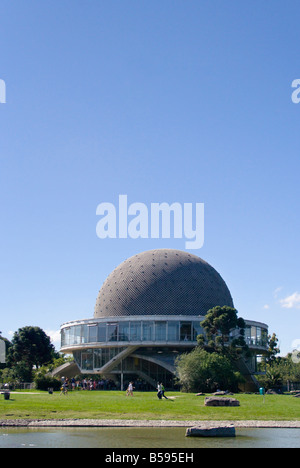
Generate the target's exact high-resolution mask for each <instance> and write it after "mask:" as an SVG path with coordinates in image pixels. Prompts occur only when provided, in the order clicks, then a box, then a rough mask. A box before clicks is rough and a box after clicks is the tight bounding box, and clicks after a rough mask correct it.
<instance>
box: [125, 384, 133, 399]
mask: <svg viewBox="0 0 300 468" xmlns="http://www.w3.org/2000/svg"><path fill="white" fill-rule="evenodd" d="M133 389H134V387H133V382H129V385H128V388H127V392H126V396H128V395H131V396H133Z"/></svg>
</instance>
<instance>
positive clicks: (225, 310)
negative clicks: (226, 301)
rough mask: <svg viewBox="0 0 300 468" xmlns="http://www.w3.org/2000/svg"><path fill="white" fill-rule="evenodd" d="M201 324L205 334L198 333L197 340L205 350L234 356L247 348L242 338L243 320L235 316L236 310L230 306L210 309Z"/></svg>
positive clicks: (243, 330)
mask: <svg viewBox="0 0 300 468" xmlns="http://www.w3.org/2000/svg"><path fill="white" fill-rule="evenodd" d="M201 326H202V328H203V329H204V331H205V334H204V335H199V336H198V337H197V341H198V345H199V346H200V347H201V348H203V349H205V350H206V351H210V352H220V353H222V354H227V355H231V357H234V355H235V357H236V355H237V354H239V353H241V352H242V351H245V350H247V349H248V347H247V345H246V342H245V339H244V334H245V326H246V324H245V321H244V319H243V318H241V317H238V316H237V310H236V309H234V308H232V307H228V306H223V307H220V306H217V307H214V308H212V309H210V310H209V311H208V312H207V314H206V316H205V319H204V320H203V321H202V322H201ZM230 334H232V336H230ZM233 335H234V336H233Z"/></svg>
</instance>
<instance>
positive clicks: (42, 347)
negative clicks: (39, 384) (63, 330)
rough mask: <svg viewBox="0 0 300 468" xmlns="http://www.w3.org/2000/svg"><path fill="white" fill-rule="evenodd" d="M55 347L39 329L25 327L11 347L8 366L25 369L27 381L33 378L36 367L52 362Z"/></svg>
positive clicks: (15, 336) (20, 329)
mask: <svg viewBox="0 0 300 468" xmlns="http://www.w3.org/2000/svg"><path fill="white" fill-rule="evenodd" d="M54 352H55V349H54V346H53V345H52V344H51V341H50V338H49V336H47V335H46V333H45V332H44V331H43V330H42V329H41V328H39V327H30V326H28V327H23V328H19V330H18V331H17V332H15V334H14V336H13V339H12V342H11V347H10V348H9V351H8V355H7V363H8V365H10V366H12V367H15V368H17V369H23V371H22V372H21V373H22V376H21V377H23V376H24V369H26V370H27V372H25V374H26V379H28V378H30V377H31V376H32V370H33V367H34V366H35V367H36V368H39V367H40V366H42V365H43V364H46V363H48V362H50V361H51V360H52V358H53V356H54Z"/></svg>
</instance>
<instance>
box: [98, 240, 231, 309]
mask: <svg viewBox="0 0 300 468" xmlns="http://www.w3.org/2000/svg"><path fill="white" fill-rule="evenodd" d="M218 305H219V306H224V305H226V306H229V307H233V301H232V298H231V294H230V292H229V289H228V288H227V286H226V283H225V282H224V280H223V279H222V278H221V276H220V275H219V273H218V272H217V271H216V270H215V269H214V268H213V267H212V266H210V265H209V264H208V263H207V262H205V261H204V260H202V259H201V258H199V257H197V256H196V255H192V254H190V253H188V252H182V251H180V250H170V249H158V250H149V251H146V252H142V253H140V254H137V255H134V256H133V257H131V258H129V259H127V260H125V261H124V262H123V263H121V264H120V265H119V266H118V267H117V268H115V270H113V272H112V273H111V274H110V275H109V276H108V277H107V279H106V281H105V282H104V284H103V286H102V288H101V289H100V291H99V294H98V298H97V301H96V306H95V313H94V317H95V318H105V317H124V316H130V315H196V316H198V315H205V314H206V312H207V311H208V310H209V309H211V308H212V307H215V306H218Z"/></svg>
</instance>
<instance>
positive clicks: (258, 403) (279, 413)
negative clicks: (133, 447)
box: [0, 391, 300, 421]
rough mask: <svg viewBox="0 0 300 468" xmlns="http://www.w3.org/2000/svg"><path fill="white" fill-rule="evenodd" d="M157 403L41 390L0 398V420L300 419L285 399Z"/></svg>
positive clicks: (114, 394) (180, 397)
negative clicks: (233, 403) (208, 403)
mask: <svg viewBox="0 0 300 468" xmlns="http://www.w3.org/2000/svg"><path fill="white" fill-rule="evenodd" d="M167 396H168V397H170V399H169V400H164V399H163V400H158V398H157V397H156V394H155V392H145V393H144V392H135V393H134V396H133V397H126V396H125V393H124V392H118V391H110V392H105V391H103V392H102V391H100V392H97V391H96V392H93V391H92V392H88V391H79V392H76V391H75V392H70V393H68V395H60V394H59V392H55V393H54V394H53V395H50V394H48V393H47V392H22V393H12V394H11V396H10V399H9V400H4V397H3V395H0V419H83V418H87V419H136V420H138V419H148V420H151V419H161V420H162V419H166V420H189V419H190V420H278V421H285V420H286V421H288V420H291V421H292V420H300V398H295V397H292V396H290V395H266V396H265V400H264V399H263V397H262V396H260V395H244V394H238V395H235V396H234V397H235V398H237V399H238V400H239V401H240V406H239V407H231V408H227V407H224V408H223V407H219V408H216V407H206V406H204V396H196V395H194V394H184V393H178V392H170V393H168V395H167Z"/></svg>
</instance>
